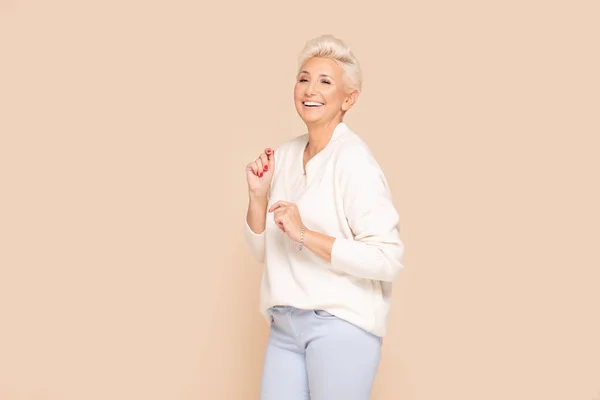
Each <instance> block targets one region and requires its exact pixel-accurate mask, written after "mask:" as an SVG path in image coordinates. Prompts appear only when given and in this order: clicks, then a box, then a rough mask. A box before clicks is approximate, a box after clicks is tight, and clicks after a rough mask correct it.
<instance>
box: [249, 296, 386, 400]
mask: <svg viewBox="0 0 600 400" xmlns="http://www.w3.org/2000/svg"><path fill="white" fill-rule="evenodd" d="M269 313H270V315H271V317H272V323H271V332H270V335H269V340H268V343H267V349H266V354H265V359H264V366H263V374H262V379H261V391H260V400H309V399H310V400H369V399H370V395H371V389H372V387H373V381H374V379H375V375H376V373H377V367H378V365H379V359H380V355H381V344H382V338H380V337H378V336H375V335H373V334H371V333H369V332H367V331H365V330H363V329H361V328H359V327H357V326H356V325H353V324H351V323H349V322H346V321H344V320H342V319H339V318H337V317H335V316H333V315H331V314H329V313H327V312H326V311H322V310H299V309H297V308H293V307H288V306H276V307H273V308H271V309H270V310H269Z"/></svg>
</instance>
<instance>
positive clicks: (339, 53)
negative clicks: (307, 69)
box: [298, 35, 362, 92]
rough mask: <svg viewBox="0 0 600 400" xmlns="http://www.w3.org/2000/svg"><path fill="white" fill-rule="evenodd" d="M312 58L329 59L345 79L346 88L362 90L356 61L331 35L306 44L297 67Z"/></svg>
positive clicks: (348, 49)
mask: <svg viewBox="0 0 600 400" xmlns="http://www.w3.org/2000/svg"><path fill="white" fill-rule="evenodd" d="M313 57H323V58H329V59H331V60H333V61H335V62H336V63H337V64H338V65H339V66H340V68H341V69H342V71H344V77H345V78H346V79H345V80H346V86H347V87H348V88H349V89H351V90H357V91H358V92H360V91H361V90H362V71H361V69H360V65H359V64H358V60H357V59H356V57H355V56H354V54H352V51H351V50H350V48H349V47H348V46H347V45H346V44H345V43H344V42H343V41H342V40H340V39H338V38H336V37H334V36H333V35H321V36H318V37H316V38H314V39H311V40H309V41H308V42H306V45H305V46H304V49H303V50H302V52H301V53H300V56H299V59H298V67H299V68H302V66H303V65H304V63H305V62H306V61H308V60H309V59H311V58H313Z"/></svg>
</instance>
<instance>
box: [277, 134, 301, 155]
mask: <svg viewBox="0 0 600 400" xmlns="http://www.w3.org/2000/svg"><path fill="white" fill-rule="evenodd" d="M306 136H307V134H303V135H298V136H296V137H293V138H292V139H288V140H286V141H284V142H282V143H280V144H279V146H278V147H277V148H276V149H275V152H279V153H281V154H284V153H286V152H287V151H290V150H291V151H293V150H294V149H297V148H299V147H302V146H303V145H304V144H305V143H306Z"/></svg>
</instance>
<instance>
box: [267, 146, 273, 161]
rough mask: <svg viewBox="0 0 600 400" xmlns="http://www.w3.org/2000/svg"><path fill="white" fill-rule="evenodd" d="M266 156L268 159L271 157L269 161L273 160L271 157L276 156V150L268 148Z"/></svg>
mask: <svg viewBox="0 0 600 400" xmlns="http://www.w3.org/2000/svg"><path fill="white" fill-rule="evenodd" d="M265 154H266V155H267V157H269V159H271V158H273V157H271V156H272V155H273V154H275V150H273V149H271V148H269V147H267V148H266V149H265Z"/></svg>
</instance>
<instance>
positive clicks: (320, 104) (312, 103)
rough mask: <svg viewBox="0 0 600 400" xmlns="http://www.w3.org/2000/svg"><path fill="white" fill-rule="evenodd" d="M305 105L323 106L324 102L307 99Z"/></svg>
mask: <svg viewBox="0 0 600 400" xmlns="http://www.w3.org/2000/svg"><path fill="white" fill-rule="evenodd" d="M304 105H305V106H316V107H319V106H322V105H323V103H317V102H315V101H305V102H304Z"/></svg>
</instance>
